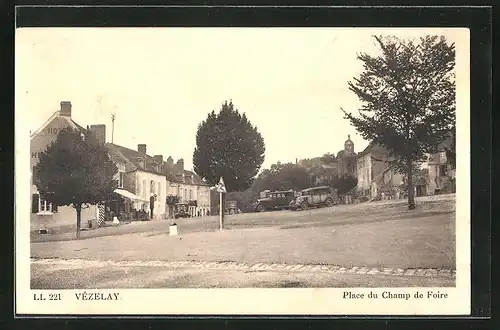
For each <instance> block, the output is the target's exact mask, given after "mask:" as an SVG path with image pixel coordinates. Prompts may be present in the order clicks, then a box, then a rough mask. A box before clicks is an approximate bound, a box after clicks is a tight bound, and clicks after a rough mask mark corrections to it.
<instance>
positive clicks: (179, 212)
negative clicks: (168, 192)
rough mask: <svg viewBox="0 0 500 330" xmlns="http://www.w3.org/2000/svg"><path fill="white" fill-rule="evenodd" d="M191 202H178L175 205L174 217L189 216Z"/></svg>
mask: <svg viewBox="0 0 500 330" xmlns="http://www.w3.org/2000/svg"><path fill="white" fill-rule="evenodd" d="M189 217H191V215H190V214H189V204H188V203H177V204H175V206H174V219H178V218H189Z"/></svg>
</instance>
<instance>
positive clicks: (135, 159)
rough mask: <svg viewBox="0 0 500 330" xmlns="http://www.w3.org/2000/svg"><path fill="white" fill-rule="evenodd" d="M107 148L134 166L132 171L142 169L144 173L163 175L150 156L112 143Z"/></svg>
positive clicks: (107, 144)
mask: <svg viewBox="0 0 500 330" xmlns="http://www.w3.org/2000/svg"><path fill="white" fill-rule="evenodd" d="M106 147H107V148H108V150H111V151H117V152H118V153H116V152H112V154H115V155H116V156H118V157H120V156H121V158H124V160H126V161H127V162H128V163H129V165H132V169H141V170H142V171H145V172H150V173H154V174H159V175H163V173H161V172H159V171H158V170H157V168H156V166H157V163H156V162H155V160H154V159H153V157H151V156H149V155H144V154H141V153H139V152H138V151H135V150H132V149H129V148H126V147H122V146H119V145H116V144H112V143H106ZM140 159H142V160H144V166H142V165H143V164H141V160H140Z"/></svg>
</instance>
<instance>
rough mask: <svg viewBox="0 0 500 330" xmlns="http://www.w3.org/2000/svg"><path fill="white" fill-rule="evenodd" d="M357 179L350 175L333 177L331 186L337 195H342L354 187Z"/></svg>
mask: <svg viewBox="0 0 500 330" xmlns="http://www.w3.org/2000/svg"><path fill="white" fill-rule="evenodd" d="M357 184H358V179H357V178H356V177H354V176H352V175H350V174H344V175H339V176H337V177H335V179H334V180H333V182H332V183H331V186H332V187H333V188H335V189H337V192H338V193H339V195H343V194H345V193H347V192H349V191H350V190H351V189H353V188H354V187H356V185H357Z"/></svg>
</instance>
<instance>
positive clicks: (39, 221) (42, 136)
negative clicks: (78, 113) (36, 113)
mask: <svg viewBox="0 0 500 330" xmlns="http://www.w3.org/2000/svg"><path fill="white" fill-rule="evenodd" d="M71 111H72V106H71V102H68V101H63V102H61V104H60V109H59V110H57V111H55V112H54V113H53V114H52V116H50V117H49V119H47V121H46V122H45V123H44V124H43V125H42V126H41V127H40V128H38V129H37V130H36V131H35V132H33V133H32V134H31V136H30V153H31V162H30V166H31V167H30V168H31V171H30V172H31V173H30V174H31V230H39V229H47V230H50V229H51V228H55V227H61V226H75V225H76V211H75V209H74V208H73V207H72V206H61V205H54V204H52V203H48V202H47V201H45V200H44V199H43V198H42V197H41V196H40V194H39V192H38V188H37V187H36V185H35V184H34V182H35V179H36V175H37V174H36V170H35V166H36V165H37V164H38V161H39V155H40V153H42V152H44V151H45V150H46V149H47V147H48V146H49V145H50V144H51V143H52V142H54V141H55V140H56V139H57V135H58V133H59V131H61V130H63V129H65V128H73V129H76V130H79V131H81V132H82V133H84V132H86V131H87V129H86V128H84V127H82V126H80V125H79V124H77V123H76V122H75V121H74V120H73V119H72V118H71ZM96 127H99V126H98V125H97V126H96V125H93V128H94V129H95V128H96ZM96 212H97V208H96V206H94V205H91V206H90V207H89V208H85V209H82V213H81V221H82V225H83V224H85V223H86V222H87V221H89V220H93V219H95V218H96Z"/></svg>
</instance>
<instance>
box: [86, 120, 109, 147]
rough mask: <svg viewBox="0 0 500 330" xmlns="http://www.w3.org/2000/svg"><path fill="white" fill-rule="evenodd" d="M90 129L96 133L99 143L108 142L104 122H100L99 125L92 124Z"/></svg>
mask: <svg viewBox="0 0 500 330" xmlns="http://www.w3.org/2000/svg"><path fill="white" fill-rule="evenodd" d="M90 131H91V132H92V134H94V136H95V138H96V139H97V141H99V143H101V144H104V143H106V125H104V124H99V125H90Z"/></svg>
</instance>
